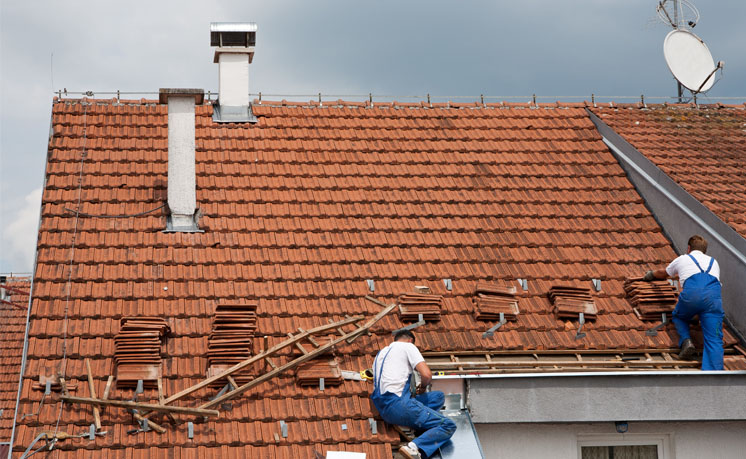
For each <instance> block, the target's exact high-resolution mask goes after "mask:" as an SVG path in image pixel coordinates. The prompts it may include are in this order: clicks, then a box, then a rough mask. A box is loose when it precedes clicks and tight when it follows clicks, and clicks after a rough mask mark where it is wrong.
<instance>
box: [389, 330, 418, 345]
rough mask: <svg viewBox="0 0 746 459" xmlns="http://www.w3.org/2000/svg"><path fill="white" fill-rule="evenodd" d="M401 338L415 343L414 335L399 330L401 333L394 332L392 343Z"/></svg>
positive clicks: (407, 331)
mask: <svg viewBox="0 0 746 459" xmlns="http://www.w3.org/2000/svg"><path fill="white" fill-rule="evenodd" d="M402 338H409V339H411V340H412V343H414V341H415V339H414V333H412V332H411V331H409V330H401V331H398V332H396V334H395V335H394V341H399V340H400V339H402Z"/></svg>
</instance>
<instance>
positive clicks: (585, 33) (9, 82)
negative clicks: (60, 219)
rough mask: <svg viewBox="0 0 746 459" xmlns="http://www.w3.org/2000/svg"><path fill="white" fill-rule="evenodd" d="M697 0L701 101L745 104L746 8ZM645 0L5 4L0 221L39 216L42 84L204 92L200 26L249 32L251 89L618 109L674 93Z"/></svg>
mask: <svg viewBox="0 0 746 459" xmlns="http://www.w3.org/2000/svg"><path fill="white" fill-rule="evenodd" d="M695 3H696V5H697V7H698V8H699V10H700V11H701V13H702V18H701V21H700V23H699V24H698V25H697V27H696V28H695V32H696V33H697V34H698V35H699V36H700V37H702V38H703V39H704V40H705V41H706V42H707V44H708V46H709V47H710V49H711V50H712V53H713V55H714V57H715V59H716V60H724V61H726V68H725V74H724V75H725V77H724V78H723V79H722V80H721V81H720V82H718V83H717V85H716V86H715V87H714V88H713V89H712V90H711V91H710V93H709V94H708V98H707V100H709V101H725V102H733V101H732V100H729V99H727V98H728V97H736V96H745V95H746V94H744V93H745V92H746V91H744V84H743V82H744V81H746V62H745V60H744V57H743V56H744V54H743V47H744V45H746V28H744V27H743V26H742V20H743V18H744V17H746V2H743V1H742V0H699V1H695ZM656 4H657V2H656V1H654V0H616V1H612V0H604V1H601V0H565V1H561V2H558V1H550V0H522V1H495V0H493V1H478V0H474V1H461V2H456V1H452V0H451V1H441V0H420V1H401V0H399V1H391V0H378V1H375V2H360V1H357V2H356V1H350V0H336V1H331V0H314V1H307V0H306V1H303V0H295V1H290V0H277V1H272V2H266V1H264V2H261V1H246V0H242V1H215V2H202V1H196V0H182V1H142V0H133V1H129V2H101V1H94V0H77V1H66V2H60V1H55V0H46V1H33V2H12V1H7V0H6V1H3V2H2V4H1V5H2V6H1V7H2V14H1V19H0V20H1V21H2V23H1V24H0V29H1V33H2V44H1V46H2V68H1V71H2V75H1V76H0V87H1V89H2V94H1V95H0V105H1V106H2V114H1V115H0V116H1V122H2V125H1V126H2V132H0V147H1V148H2V164H0V170H1V171H0V179H1V182H0V219H2V221H0V228H2V231H7V228H8V226H9V224H10V223H11V222H15V221H17V220H18V219H20V218H26V219H28V218H32V217H33V216H34V215H36V212H29V211H28V210H26V211H24V209H25V208H27V207H28V206H29V205H32V204H28V202H27V200H26V199H25V197H26V196H29V195H31V196H33V194H32V193H31V192H32V190H34V189H36V188H38V187H39V186H40V185H41V181H42V180H41V179H42V174H43V168H44V158H45V152H46V144H47V134H48V129H49V116H50V110H51V97H52V91H53V90H56V89H61V88H68V89H70V90H78V91H79V90H92V91H94V92H97V91H112V90H113V91H115V90H117V89H119V90H122V91H139V92H150V91H157V90H158V88H159V87H169V86H170V87H178V86H185V87H203V88H205V89H208V90H213V91H214V90H216V89H217V67H216V66H215V64H213V63H212V55H213V53H212V49H211V48H210V46H209V39H208V37H209V22H211V21H255V22H257V23H258V25H259V32H258V36H257V51H256V57H255V60H254V64H253V66H252V68H251V91H252V92H258V91H262V92H263V93H264V94H268V93H274V94H315V93H318V92H322V93H324V94H335V95H344V94H347V95H349V94H367V93H368V92H373V93H374V94H378V95H391V96H395V97H396V98H398V99H402V98H403V96H411V95H417V96H424V95H425V94H427V93H430V94H433V95H441V96H451V97H455V96H469V97H470V98H472V100H476V98H477V97H478V96H479V95H480V94H485V95H493V96H501V97H502V98H507V97H511V96H520V97H521V99H520V100H524V99H525V100H527V98H528V97H530V96H531V95H532V94H537V95H538V96H540V97H542V96H547V97H569V96H581V97H583V98H586V99H588V98H590V95H591V93H595V94H596V95H597V96H614V97H615V98H616V100H618V101H623V99H619V98H618V96H629V97H634V98H637V97H639V95H640V94H645V95H646V97H648V98H650V97H653V96H668V97H671V96H674V95H675V91H676V86H675V82H674V81H673V79H672V77H671V75H670V73H669V71H668V68H667V67H666V64H665V62H664V60H663V52H662V43H663V38H664V37H665V35H666V33H667V32H668V30H669V29H668V28H667V27H666V26H665V25H663V24H662V23H660V22H658V21H657V19H656V15H655V5H656ZM52 54H54V66H53V67H54V69H53V72H52V68H51V67H52V66H51V55H52ZM52 80H54V83H52ZM99 95H101V94H100V93H99ZM105 97H109V96H105ZM151 97H153V96H151ZM304 98H305V99H307V98H308V96H306V97H304ZM743 100H744V98H742V99H740V100H739V102H743ZM29 216H32V217H29ZM19 225H20V224H19ZM27 226H28V225H26V226H23V227H24V228H25V227H27ZM16 227H21V226H16ZM0 240H2V241H4V242H2V244H3V246H2V247H0V271H8V270H11V269H14V270H19V269H20V270H29V269H31V260H30V259H28V260H27V259H22V258H19V257H18V256H15V257H13V258H10V257H8V256H7V255H6V254H8V253H11V251H10V250H9V248H8V246H7V242H5V241H7V240H9V239H8V238H7V237H3V238H0ZM19 265H21V266H19Z"/></svg>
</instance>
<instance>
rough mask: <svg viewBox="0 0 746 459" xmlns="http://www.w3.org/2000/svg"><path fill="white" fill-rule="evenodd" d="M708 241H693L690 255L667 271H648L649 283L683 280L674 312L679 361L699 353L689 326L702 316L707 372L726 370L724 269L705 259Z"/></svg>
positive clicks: (689, 249)
mask: <svg viewBox="0 0 746 459" xmlns="http://www.w3.org/2000/svg"><path fill="white" fill-rule="evenodd" d="M705 252H707V241H705V239H704V238H703V237H702V236H697V235H695V236H692V237H690V238H689V242H688V247H687V254H686V255H681V256H680V257H678V258H676V259H675V260H674V261H672V262H671V264H670V265H668V267H666V269H658V270H656V271H648V272H647V273H645V277H643V279H644V280H646V281H652V280H653V279H666V278H668V277H675V276H677V275H678V276H679V282H681V285H683V289H682V290H681V293H680V294H679V301H678V303H676V308H675V309H674V311H673V319H672V320H673V323H674V325H675V326H676V331H677V332H678V333H679V348H680V349H681V352H680V353H679V358H680V359H682V360H686V359H690V358H692V356H693V355H694V353H695V349H694V344H692V339H691V337H690V335H689V322H690V321H691V320H692V317H694V316H695V315H699V321H700V323H701V325H702V335H703V337H704V341H705V345H704V351H703V352H702V369H703V370H722V369H723V315H724V314H723V299H722V297H721V295H720V266H718V262H717V261H715V259H714V258H712V257H708V256H707V255H705Z"/></svg>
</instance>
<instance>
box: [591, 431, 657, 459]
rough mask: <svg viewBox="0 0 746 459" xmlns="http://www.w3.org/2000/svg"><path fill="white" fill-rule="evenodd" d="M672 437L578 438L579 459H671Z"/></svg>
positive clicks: (640, 435)
mask: <svg viewBox="0 0 746 459" xmlns="http://www.w3.org/2000/svg"><path fill="white" fill-rule="evenodd" d="M670 451H671V445H670V437H669V436H668V435H664V434H658V435H656V434H600V435H579V436H578V458H579V459H669V457H670V456H669V452H670Z"/></svg>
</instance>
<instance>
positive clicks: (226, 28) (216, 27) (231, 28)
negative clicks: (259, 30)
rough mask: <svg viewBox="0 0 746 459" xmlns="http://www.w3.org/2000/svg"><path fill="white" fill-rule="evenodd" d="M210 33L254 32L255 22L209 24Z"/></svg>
mask: <svg viewBox="0 0 746 459" xmlns="http://www.w3.org/2000/svg"><path fill="white" fill-rule="evenodd" d="M210 32H256V22H211V23H210Z"/></svg>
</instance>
